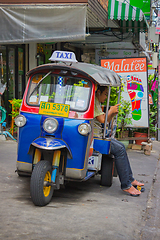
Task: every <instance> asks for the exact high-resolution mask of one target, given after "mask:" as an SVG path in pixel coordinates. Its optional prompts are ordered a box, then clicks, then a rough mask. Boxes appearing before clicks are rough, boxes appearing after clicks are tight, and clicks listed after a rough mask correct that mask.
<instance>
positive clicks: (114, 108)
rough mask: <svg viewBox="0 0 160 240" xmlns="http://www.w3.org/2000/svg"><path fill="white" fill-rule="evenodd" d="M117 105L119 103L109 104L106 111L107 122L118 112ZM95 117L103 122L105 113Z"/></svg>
mask: <svg viewBox="0 0 160 240" xmlns="http://www.w3.org/2000/svg"><path fill="white" fill-rule="evenodd" d="M119 105H120V103H119V104H117V105H115V106H111V108H110V109H109V111H108V118H107V122H110V121H111V120H112V118H113V117H114V116H116V115H117V114H118V107H119ZM96 119H97V120H98V121H99V122H100V123H104V122H105V114H102V115H99V116H97V117H96Z"/></svg>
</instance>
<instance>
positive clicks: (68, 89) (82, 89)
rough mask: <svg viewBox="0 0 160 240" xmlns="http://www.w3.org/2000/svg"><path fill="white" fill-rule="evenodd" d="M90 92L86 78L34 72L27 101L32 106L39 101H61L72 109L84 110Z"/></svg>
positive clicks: (86, 106)
mask: <svg viewBox="0 0 160 240" xmlns="http://www.w3.org/2000/svg"><path fill="white" fill-rule="evenodd" d="M45 75H46V77H45ZM42 78H44V79H42ZM90 92H91V83H90V82H89V81H88V80H86V79H81V78H77V77H70V76H69V77H67V76H58V75H53V74H49V75H47V74H36V75H34V76H33V77H32V79H31V82H30V86H29V93H28V97H27V103H28V104H29V105H34V106H39V105H40V102H41V101H43V102H53V103H63V104H68V105H70V110H72V111H80V112H84V111H86V110H87V108H88V104H89V99H90Z"/></svg>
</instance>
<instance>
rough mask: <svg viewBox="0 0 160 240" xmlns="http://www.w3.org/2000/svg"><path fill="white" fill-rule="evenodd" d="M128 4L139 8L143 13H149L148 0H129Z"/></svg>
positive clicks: (147, 14)
mask: <svg viewBox="0 0 160 240" xmlns="http://www.w3.org/2000/svg"><path fill="white" fill-rule="evenodd" d="M130 4H131V5H132V6H134V7H138V8H140V9H141V10H142V12H143V13H144V15H146V16H149V15H150V0H130Z"/></svg>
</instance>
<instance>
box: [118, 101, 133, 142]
mask: <svg viewBox="0 0 160 240" xmlns="http://www.w3.org/2000/svg"><path fill="white" fill-rule="evenodd" d="M120 103H121V105H120V106H119V112H118V118H117V135H118V138H123V137H124V132H125V131H126V130H127V125H129V124H132V116H131V105H130V102H129V101H126V100H124V99H123V97H121V100H120Z"/></svg>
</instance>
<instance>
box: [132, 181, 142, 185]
mask: <svg viewBox="0 0 160 240" xmlns="http://www.w3.org/2000/svg"><path fill="white" fill-rule="evenodd" d="M132 185H133V186H136V185H137V186H144V183H141V182H138V181H137V180H134V181H133V182H132Z"/></svg>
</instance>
